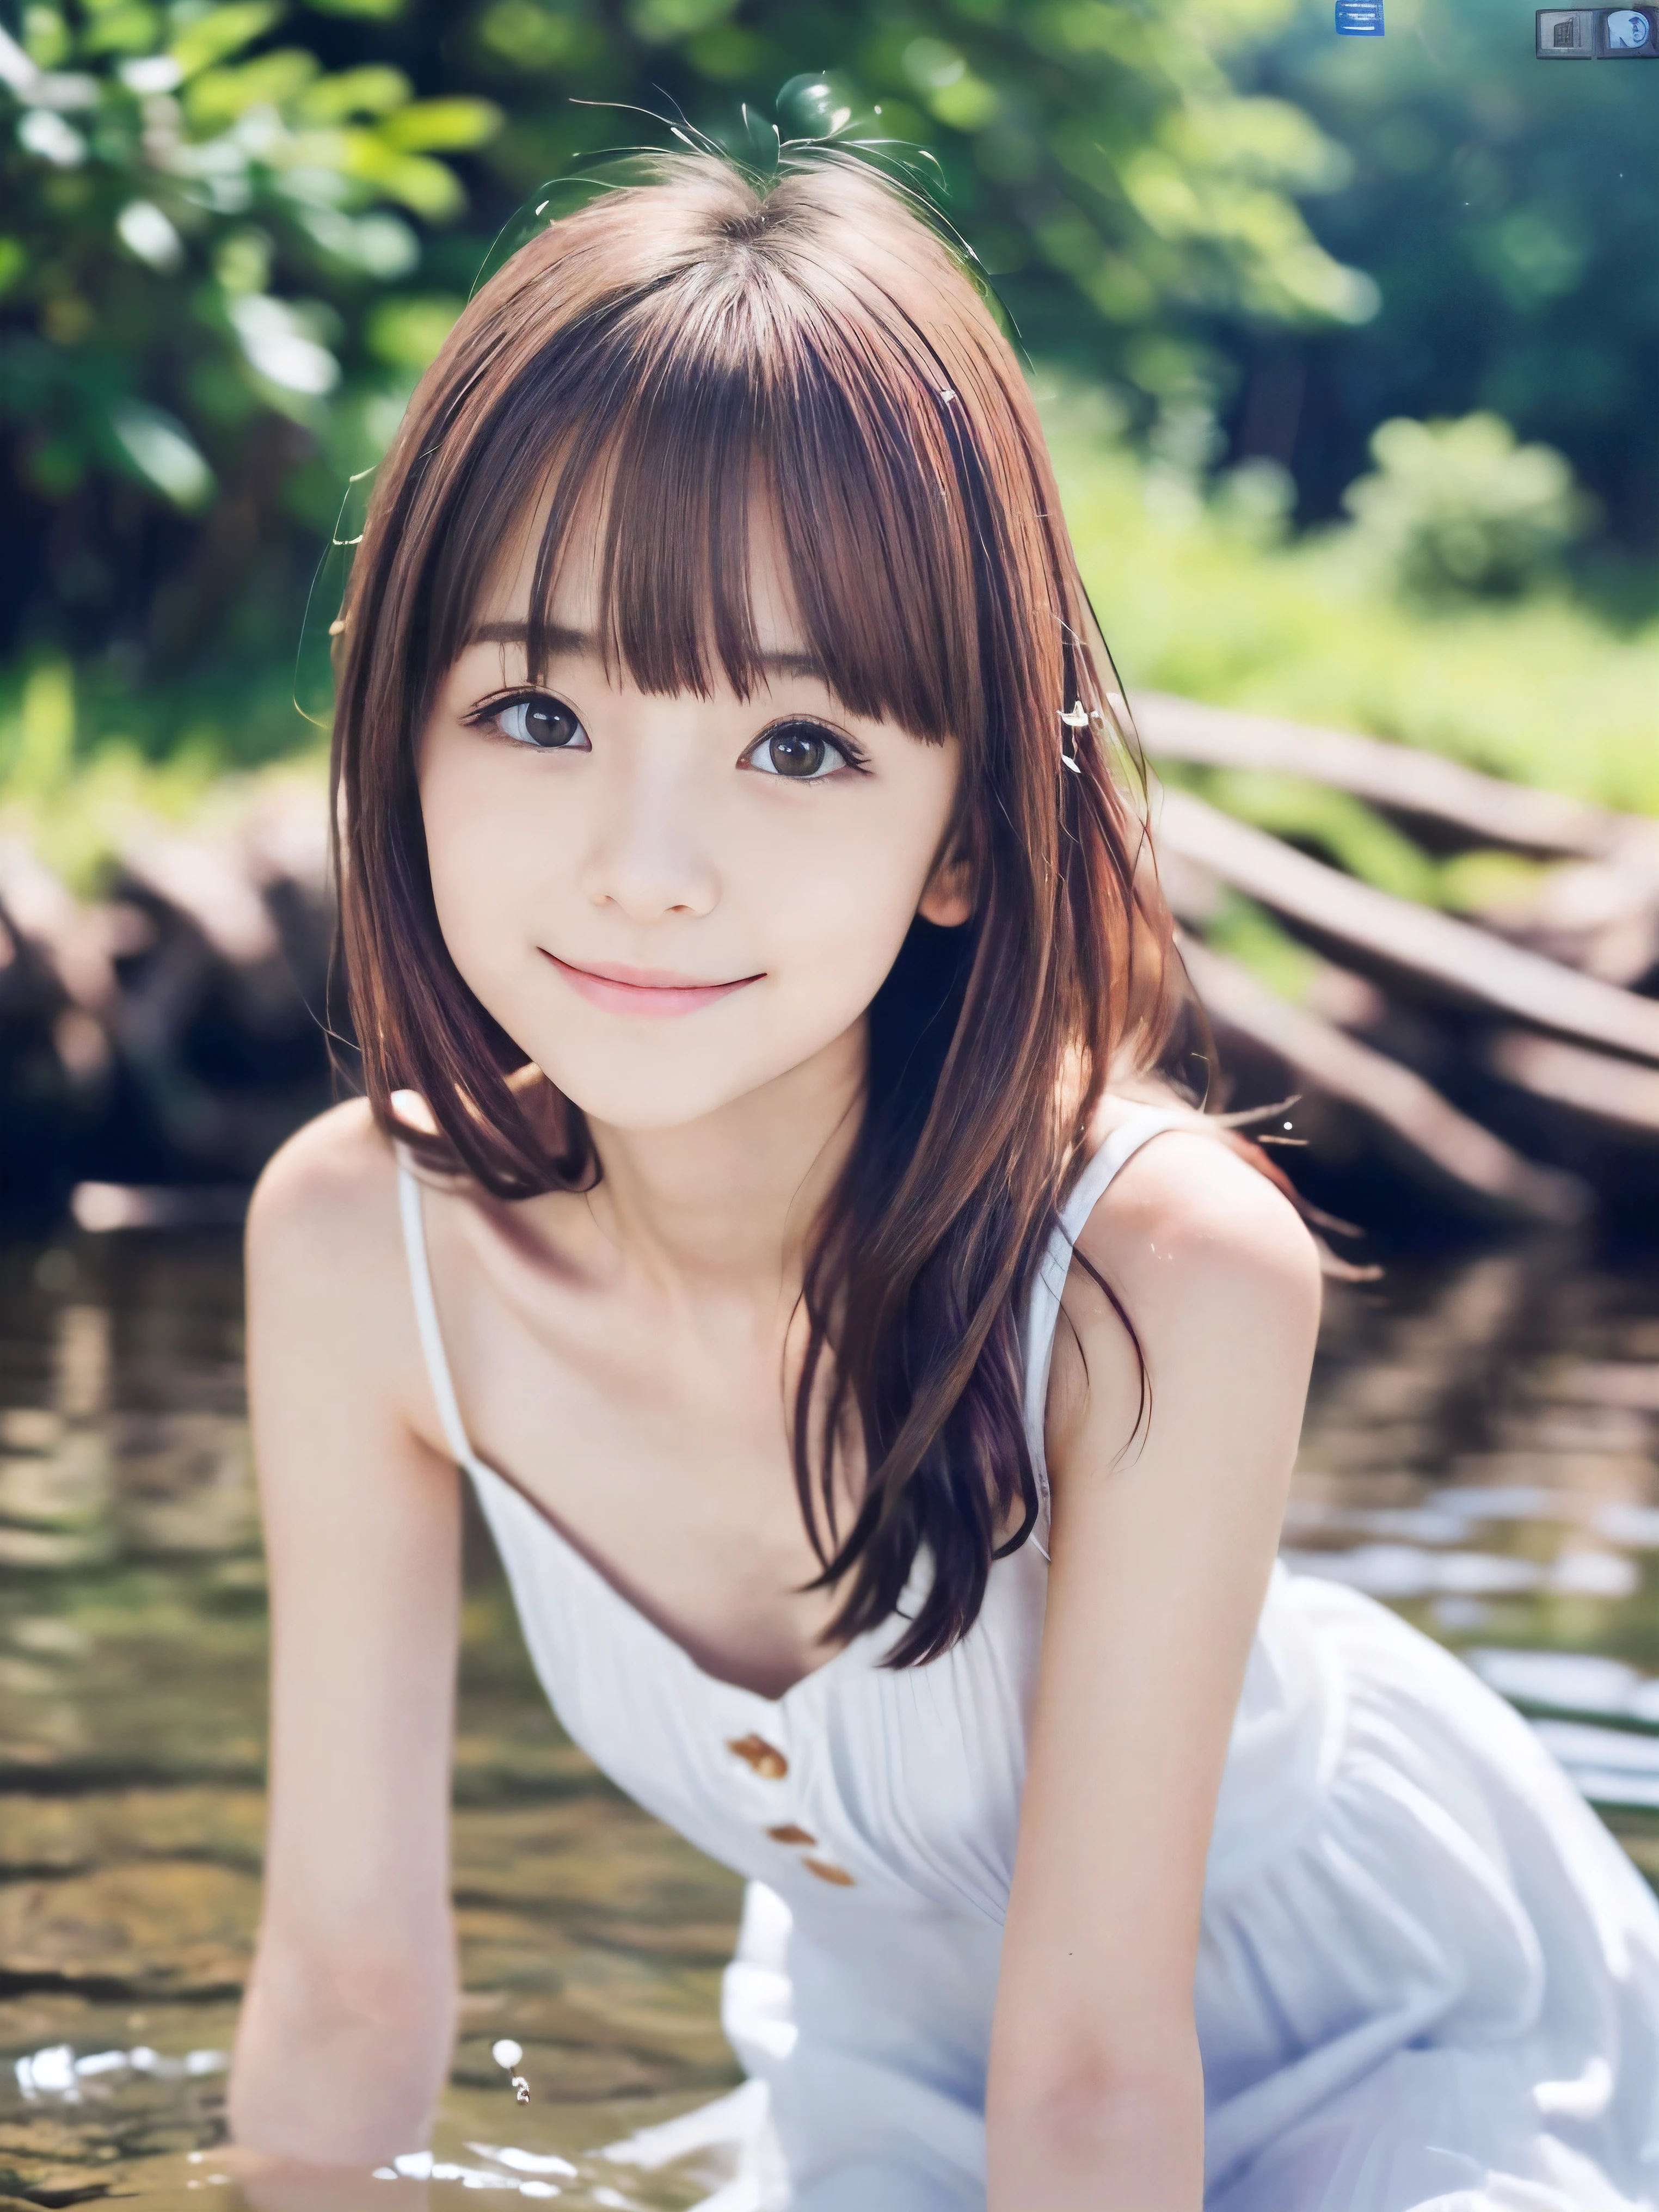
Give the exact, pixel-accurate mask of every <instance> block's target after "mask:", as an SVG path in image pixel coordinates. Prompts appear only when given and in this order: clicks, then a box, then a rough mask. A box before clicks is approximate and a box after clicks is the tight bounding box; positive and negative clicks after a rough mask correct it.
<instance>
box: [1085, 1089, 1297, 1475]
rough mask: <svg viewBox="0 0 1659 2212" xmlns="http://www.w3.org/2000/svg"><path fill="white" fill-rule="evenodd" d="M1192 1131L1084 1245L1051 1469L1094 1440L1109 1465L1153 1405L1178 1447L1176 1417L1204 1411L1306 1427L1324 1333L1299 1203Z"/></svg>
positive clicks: (1123, 1187)
mask: <svg viewBox="0 0 1659 2212" xmlns="http://www.w3.org/2000/svg"><path fill="white" fill-rule="evenodd" d="M1076 1249H1077V1255H1078V1262H1079V1264H1076V1265H1074V1266H1073V1269H1072V1273H1071V1278H1070V1280H1069V1282H1068V1284H1067V1285H1066V1300H1065V1305H1066V1316H1067V1318H1068V1320H1069V1322H1070V1324H1071V1326H1070V1328H1069V1329H1066V1330H1062V1332H1061V1334H1060V1338H1059V1339H1057V1340H1056V1344H1055V1358H1054V1370H1053V1379H1052V1382H1051V1384H1050V1389H1049V1399H1048V1417H1049V1425H1050V1433H1051V1439H1052V1443H1051V1460H1054V1461H1058V1462H1063V1461H1064V1459H1065V1458H1066V1446H1067V1444H1068V1443H1073V1442H1075V1441H1076V1440H1078V1439H1079V1438H1081V1437H1083V1436H1084V1435H1085V1432H1086V1433H1088V1434H1090V1435H1091V1436H1092V1437H1093V1443H1092V1445H1091V1451H1092V1452H1093V1453H1095V1454H1096V1455H1099V1454H1100V1453H1101V1452H1104V1453H1105V1455H1107V1456H1111V1455H1114V1454H1115V1453H1116V1452H1118V1451H1121V1450H1122V1449H1126V1448H1127V1446H1128V1445H1129V1443H1130V1441H1131V1437H1132V1436H1133V1432H1134V1430H1135V1427H1136V1419H1135V1414H1134V1409H1135V1407H1137V1406H1139V1405H1141V1404H1142V1403H1143V1402H1150V1403H1153V1404H1155V1405H1156V1407H1158V1413H1157V1416H1156V1419H1155V1422H1154V1425H1155V1426H1158V1427H1161V1428H1163V1429H1164V1431H1166V1433H1167V1432H1168V1431H1169V1425H1170V1420H1171V1418H1172V1416H1174V1415H1175V1414H1176V1413H1181V1414H1182V1415H1183V1416H1184V1415H1185V1414H1188V1413H1193V1412H1194V1411H1196V1410H1197V1409H1199V1408H1200V1407H1208V1408H1209V1409H1211V1411H1212V1412H1213V1413H1217V1414H1218V1415H1219V1414H1221V1413H1222V1409H1223V1408H1224V1407H1231V1408H1232V1411H1233V1413H1234V1414H1236V1415H1237V1418H1238V1419H1241V1420H1243V1421H1245V1422H1247V1423H1250V1422H1259V1421H1261V1419H1263V1418H1264V1417H1266V1416H1267V1415H1270V1414H1271V1413H1273V1409H1274V1408H1277V1407H1284V1408H1285V1409H1289V1411H1290V1412H1291V1413H1294V1415H1295V1416H1296V1417H1298V1418H1299V1414H1300V1408H1301V1401H1302V1398H1303V1395H1304V1393H1305V1391H1306V1388H1307V1381H1308V1371H1309V1368H1310V1364H1311V1361H1312V1357H1313V1348H1314V1342H1315V1339H1316V1335H1317V1334H1318V1327H1319V1307H1320V1273H1319V1258H1318V1253H1317V1250H1316V1247H1315V1244H1314V1242H1313V1239H1312V1237H1310V1235H1309V1234H1308V1231H1307V1230H1306V1229H1305V1228H1304V1226H1303V1224H1302V1221H1301V1219H1300V1218H1299V1217H1298V1216H1297V1212H1296V1209H1295V1208H1294V1207H1293V1206H1291V1204H1290V1203H1289V1201H1288V1200H1286V1199H1285V1198H1284V1197H1283V1196H1282V1195H1281V1194H1280V1193H1279V1191H1277V1190H1276V1189H1274V1188H1273V1184H1272V1183H1271V1182H1268V1181H1267V1178H1266V1177H1265V1176H1261V1175H1259V1174H1258V1173H1257V1172H1256V1171H1255V1169H1254V1168H1252V1167H1251V1166H1250V1165H1249V1164H1248V1162H1247V1161H1245V1160H1244V1159H1243V1158H1240V1157H1239V1155H1238V1154H1237V1152H1234V1151H1233V1150H1232V1148H1231V1146H1228V1145H1227V1144H1226V1143H1225V1141H1224V1140H1223V1139H1220V1138H1219V1137H1218V1135H1216V1134H1214V1133H1212V1132H1210V1131H1207V1130H1206V1129H1205V1128H1204V1127H1203V1126H1202V1124H1201V1123H1200V1122H1199V1121H1198V1120H1197V1117H1196V1116H1194V1127H1193V1128H1192V1129H1191V1130H1190V1131H1188V1130H1186V1129H1181V1128H1176V1129H1170V1130H1166V1131H1164V1133H1161V1134H1160V1135H1158V1137H1156V1138H1154V1139H1151V1140H1149V1141H1148V1142H1147V1143H1146V1145H1145V1146H1142V1148H1141V1149H1140V1150H1139V1152H1136V1153H1134V1154H1133V1156H1132V1157H1131V1158H1130V1159H1129V1160H1128V1161H1127V1164H1125V1165H1124V1166H1123V1167H1122V1168H1121V1169H1120V1170H1119V1171H1118V1173H1117V1174H1116V1175H1115V1176H1114V1177H1113V1179H1112V1181H1111V1182H1110V1183H1109V1185H1108V1186H1107V1188H1106V1190H1105V1192H1104V1194H1103V1195H1102V1197H1101V1199H1100V1200H1099V1201H1098V1203H1097V1205H1096V1206H1095V1208H1094V1211H1093V1212H1092V1213H1091V1215H1090V1217H1089V1219H1088V1221H1087V1222H1086V1223H1085V1225H1084V1228H1083V1231H1082V1233H1081V1234H1080V1235H1079V1238H1078V1241H1077V1248H1076ZM1097 1279H1098V1280H1097ZM1102 1283H1103V1284H1104V1285H1107V1291H1103V1290H1102V1288H1101V1287H1100V1285H1101V1284H1102ZM1108 1291H1109V1295H1108ZM1126 1322H1127V1326H1126ZM1131 1331H1133V1336H1132V1335H1131ZM1143 1363H1144V1364H1143ZM1143 1384H1146V1385H1149V1386H1150V1388H1151V1390H1152V1399H1151V1400H1150V1401H1143V1397H1142V1390H1143ZM1177 1425H1178V1424H1177Z"/></svg>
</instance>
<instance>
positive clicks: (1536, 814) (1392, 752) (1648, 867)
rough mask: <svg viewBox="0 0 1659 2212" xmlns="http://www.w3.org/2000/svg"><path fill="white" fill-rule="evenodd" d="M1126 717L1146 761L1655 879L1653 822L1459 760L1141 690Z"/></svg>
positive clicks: (1658, 866) (1658, 830) (1657, 841)
mask: <svg viewBox="0 0 1659 2212" xmlns="http://www.w3.org/2000/svg"><path fill="white" fill-rule="evenodd" d="M1134 712H1135V721H1136V724H1137V726H1138V727H1139V730H1140V732H1141V735H1142V738H1143V740H1144V742H1145V744H1146V751H1147V753H1148V755H1149V756H1150V757H1151V758H1152V760H1153V762H1155V763H1156V762H1158V761H1160V760H1170V761H1182V762H1184V763H1188V764H1190V765H1191V766H1193V767H1202V768H1230V769H1271V770H1273V771H1275V772H1277V773H1279V774H1281V775H1298V776H1302V777H1304V778H1305V779H1306V780H1307V781H1309V782H1310V783H1322V784H1326V785H1328V786H1329V787H1331V788H1332V789H1333V790H1336V791H1346V792H1348V793H1351V794H1352V796H1353V797H1354V798H1356V799H1367V800H1369V801H1370V804H1371V805H1375V806H1383V807H1387V808H1389V809H1390V810H1391V811H1395V812H1399V813H1405V814H1414V815H1417V816H1419V817H1421V818H1422V819H1424V820H1425V821H1432V822H1441V823H1445V824H1447V825H1448V827H1449V828H1452V829H1459V830H1462V831H1463V832H1464V833H1465V834H1467V835H1468V836H1470V837H1472V838H1474V839H1476V840H1477V841H1478V842H1480V843H1481V844H1484V845H1501V846H1507V847H1508V848H1510V849H1511V850H1513V851H1516V852H1523V853H1541V854H1560V855H1563V856H1571V857H1574V858H1578V859H1583V860H1607V859H1611V858H1613V857H1614V856H1617V857H1618V858H1619V859H1620V861H1621V862H1624V863H1626V864H1628V865H1631V866H1638V867H1639V868H1641V869H1642V871H1643V872H1644V873H1645V874H1647V875H1648V876H1650V878H1654V879H1656V880H1659V823H1653V822H1648V821H1645V820H1644V819H1642V818H1641V817H1638V816H1636V815H1630V814H1618V813H1614V812H1613V811H1612V810H1611V809H1609V808H1607V807H1601V806H1592V805H1589V804H1588V803H1587V802H1585V801H1584V800H1583V799H1568V798H1565V797H1564V796H1563V795H1562V794H1561V793H1559V792H1553V791H1540V790H1538V789H1536V788H1535V787H1534V786H1532V785H1530V784H1524V783H1509V782H1505V781H1504V780H1503V779H1502V778H1501V777H1499V776H1493V775H1482V774H1481V773H1480V770H1479V769H1472V768H1466V767H1464V765H1463V764H1462V762H1461V761H1454V760H1448V759H1446V758H1445V757H1443V755H1442V754H1439V753H1430V752H1422V751H1419V750H1418V749H1417V747H1415V746H1413V745H1403V744H1390V743H1389V741H1388V740H1387V739H1385V738H1365V737H1359V736H1358V735H1356V734H1355V733H1353V732H1350V731H1346V730H1320V729H1314V728H1310V727H1308V726H1304V725H1303V724H1302V723H1300V722H1287V721H1283V720H1279V718H1278V717H1276V716H1273V715H1267V714H1235V713H1234V712H1233V711H1232V710H1231V708H1221V707H1206V706H1205V705H1203V704H1202V703H1201V702H1200V701H1198V700H1196V699H1175V698H1171V697H1170V696H1168V695H1167V694H1165V693H1163V692H1157V691H1153V692H1147V693H1145V694H1143V695H1142V696H1140V698H1139V700H1138V701H1137V702H1136V705H1135V710H1134Z"/></svg>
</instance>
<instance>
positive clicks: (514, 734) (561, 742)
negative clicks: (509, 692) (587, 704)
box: [489, 691, 592, 753]
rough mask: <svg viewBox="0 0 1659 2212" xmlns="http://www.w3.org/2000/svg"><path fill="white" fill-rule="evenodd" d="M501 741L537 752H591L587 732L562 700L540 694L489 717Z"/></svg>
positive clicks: (501, 708) (499, 708)
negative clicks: (505, 740) (511, 741)
mask: <svg viewBox="0 0 1659 2212" xmlns="http://www.w3.org/2000/svg"><path fill="white" fill-rule="evenodd" d="M489 719H490V720H491V721H493V722H494V723H495V726H496V728H497V729H498V730H499V731H500V732H501V735H502V736H503V737H504V738H512V739H513V742H514V743H515V744H520V745H534V746H535V747H536V748H537V749H538V751H541V752H556V751H564V752H584V753H585V752H591V751H592V744H590V743H589V741H588V736H587V732H586V730H585V729H583V727H582V726H581V724H580V722H579V721H578V720H576V717H575V716H574V714H572V713H571V711H570V709H569V708H568V707H567V706H566V705H565V703H564V702H563V701H562V699H552V698H550V697H549V696H547V694H546V693H545V692H544V691H537V692H533V693H532V695H531V696H530V697H529V698H527V699H513V700H511V701H509V702H508V703H507V705H506V706H505V707H497V708H495V711H494V713H493V714H491V715H490V718H489Z"/></svg>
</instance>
